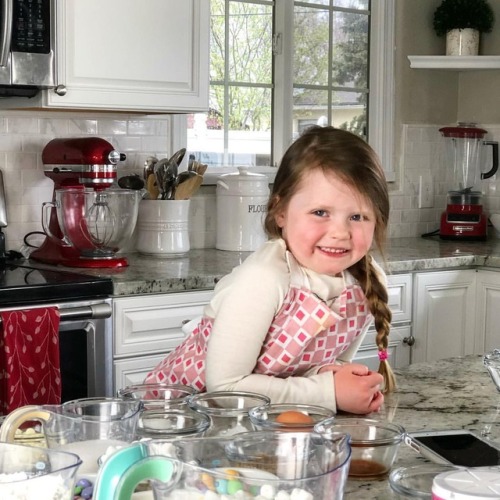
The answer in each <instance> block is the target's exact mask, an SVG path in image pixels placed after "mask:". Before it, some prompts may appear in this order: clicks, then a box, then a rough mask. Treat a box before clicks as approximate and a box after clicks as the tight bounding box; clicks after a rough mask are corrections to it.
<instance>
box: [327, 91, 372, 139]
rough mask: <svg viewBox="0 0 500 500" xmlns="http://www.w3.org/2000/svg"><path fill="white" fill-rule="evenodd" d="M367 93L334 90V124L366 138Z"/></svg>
mask: <svg viewBox="0 0 500 500" xmlns="http://www.w3.org/2000/svg"><path fill="white" fill-rule="evenodd" d="M366 102H367V94H365V93H359V92H334V93H333V103H332V125H333V126H334V127H337V128H341V129H343V130H349V131H350V132H353V133H354V134H357V135H359V136H361V137H363V138H365V139H366V130H367V121H366V120H367V116H366Z"/></svg>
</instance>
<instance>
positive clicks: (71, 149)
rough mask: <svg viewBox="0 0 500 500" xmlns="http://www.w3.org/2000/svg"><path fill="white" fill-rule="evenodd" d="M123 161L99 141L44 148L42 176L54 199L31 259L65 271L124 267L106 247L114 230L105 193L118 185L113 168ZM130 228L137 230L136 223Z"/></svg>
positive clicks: (64, 142)
mask: <svg viewBox="0 0 500 500" xmlns="http://www.w3.org/2000/svg"><path fill="white" fill-rule="evenodd" d="M125 159H126V157H125V155H124V154H123V153H119V152H118V151H116V150H115V149H114V148H113V146H112V145H111V144H110V143H109V142H107V141H105V140H104V139H101V138H98V137H83V138H67V139H53V140H52V141H50V142H49V143H48V144H47V145H46V146H45V148H44V150H43V152H42V162H43V164H44V173H45V175H46V176H47V177H49V178H50V179H52V180H53V181H54V194H53V197H52V202H51V203H44V204H43V205H44V207H43V210H42V222H43V225H44V230H45V233H46V234H47V237H46V238H45V241H44V242H43V244H42V245H41V246H40V247H39V248H38V249H36V250H35V251H33V252H32V253H31V255H30V258H33V259H34V260H39V261H41V262H46V263H49V264H63V265H66V266H69V267H96V268H99V267H123V266H127V265H128V262H127V260H126V258H125V257H122V256H116V255H115V251H116V250H117V249H116V248H109V247H108V244H109V243H110V241H111V239H112V237H113V235H114V233H115V230H116V227H117V222H116V214H115V212H114V211H113V210H111V209H110V206H109V204H108V201H109V199H110V196H111V194H112V190H108V188H110V187H111V186H112V185H113V183H114V181H115V180H116V177H117V163H118V162H119V161H123V160H125ZM120 191H121V192H122V193H120V194H123V195H128V194H130V195H131V196H132V197H135V198H136V197H137V196H138V194H137V193H135V195H134V194H132V193H127V192H126V190H120ZM89 200H90V203H91V205H89ZM56 207H57V208H56ZM49 209H50V215H49V213H48V210H49ZM131 218H133V215H132V216H131ZM130 223H131V224H132V223H133V224H135V219H134V220H130ZM133 224H132V227H133Z"/></svg>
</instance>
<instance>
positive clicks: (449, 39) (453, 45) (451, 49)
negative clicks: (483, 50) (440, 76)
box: [446, 28, 479, 56]
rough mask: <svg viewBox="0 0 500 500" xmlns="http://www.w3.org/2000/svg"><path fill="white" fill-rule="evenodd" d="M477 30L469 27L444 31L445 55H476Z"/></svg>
mask: <svg viewBox="0 0 500 500" xmlns="http://www.w3.org/2000/svg"><path fill="white" fill-rule="evenodd" d="M478 53H479V31H477V30H473V29H471V28H464V29H462V30H459V29H456V30H450V31H448V33H446V55H447V56H477V55H478Z"/></svg>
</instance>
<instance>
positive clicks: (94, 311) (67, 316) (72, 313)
mask: <svg viewBox="0 0 500 500" xmlns="http://www.w3.org/2000/svg"><path fill="white" fill-rule="evenodd" d="M111 313H112V308H111V305H110V304H107V303H104V304H92V305H89V306H81V307H71V308H68V309H59V315H60V320H61V322H63V321H79V320H84V319H104V318H110V317H111Z"/></svg>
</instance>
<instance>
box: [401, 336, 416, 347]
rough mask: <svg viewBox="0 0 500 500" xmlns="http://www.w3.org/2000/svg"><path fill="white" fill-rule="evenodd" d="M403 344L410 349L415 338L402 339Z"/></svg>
mask: <svg viewBox="0 0 500 500" xmlns="http://www.w3.org/2000/svg"><path fill="white" fill-rule="evenodd" d="M403 344H406V345H409V346H410V347H411V346H412V345H413V344H415V337H414V336H413V335H410V336H409V337H405V338H404V339H403Z"/></svg>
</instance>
